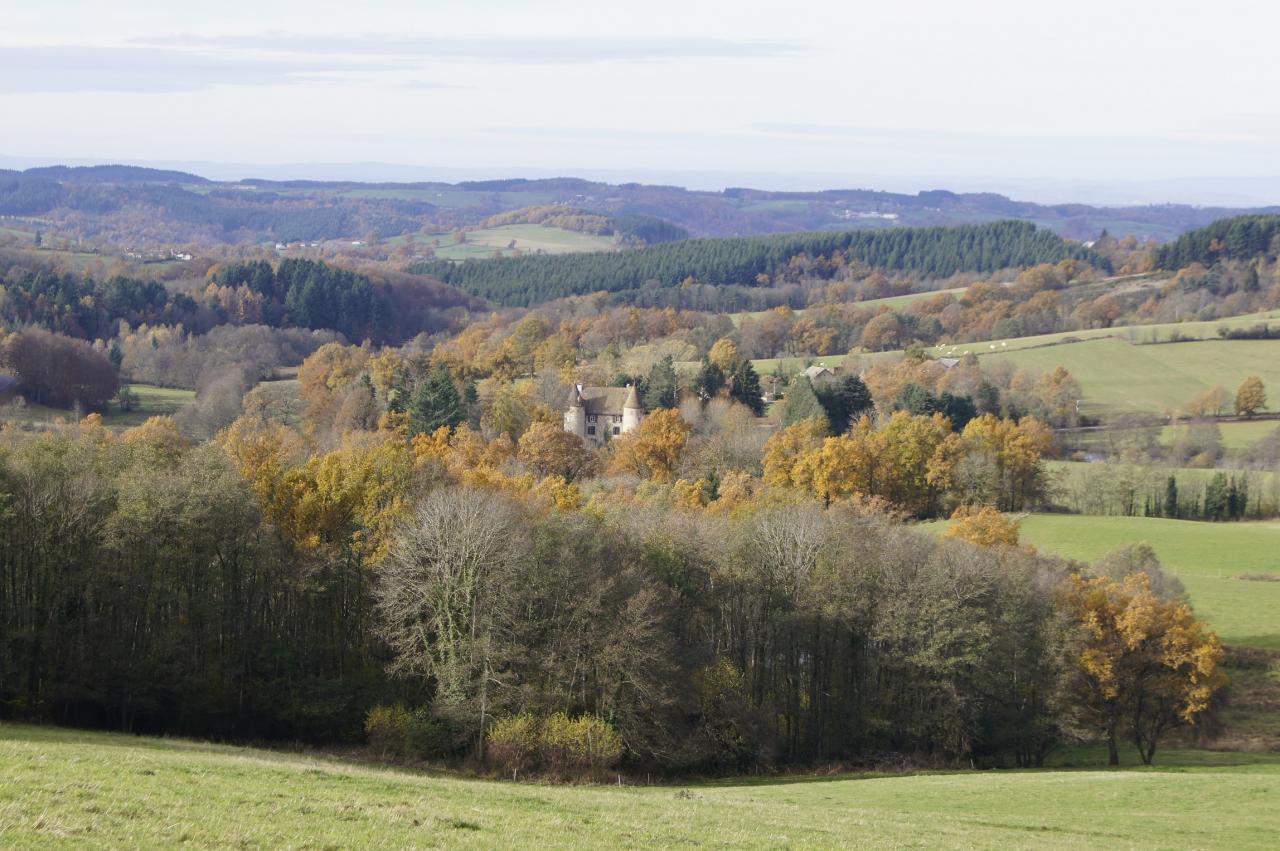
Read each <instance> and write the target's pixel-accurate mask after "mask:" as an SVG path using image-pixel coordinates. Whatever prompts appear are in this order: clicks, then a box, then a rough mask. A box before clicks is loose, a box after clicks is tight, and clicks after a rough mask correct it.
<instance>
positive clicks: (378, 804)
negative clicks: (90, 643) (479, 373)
mask: <svg viewBox="0 0 1280 851" xmlns="http://www.w3.org/2000/svg"><path fill="white" fill-rule="evenodd" d="M1124 756H1125V760H1126V762H1128V763H1129V764H1130V765H1131V764H1132V763H1134V762H1136V759H1134V758H1133V756H1132V755H1131V754H1128V753H1126V754H1125V755H1124ZM1161 756H1163V765H1157V766H1156V767H1155V768H1145V769H1142V768H1131V767H1124V768H1121V769H1114V770H1104V769H1102V768H1101V767H1100V765H1101V761H1102V760H1101V754H1096V753H1095V754H1087V755H1086V757H1087V760H1086V762H1085V763H1083V764H1087V765H1089V766H1090V767H1089V768H1076V769H1071V770H1042V771H986V772H974V771H965V772H954V773H933V774H898V775H843V776H835V777H793V778H743V779H734V780H726V781H720V782H713V783H692V782H690V783H683V784H675V785H662V786H639V787H637V786H629V785H623V786H616V785H604V786H556V785H545V784H536V783H528V784H526V783H513V782H499V781H486V780H476V779H470V778H465V777H460V776H455V775H450V774H443V773H413V772H409V771H401V770H392V769H386V768H378V767H370V766H366V765H360V764H355V763H350V762H342V761H338V760H335V759H330V758H324V757H312V756H303V755H292V754H281V753H275V752H270V751H262V750H252V749H247V748H237V747H228V746H219V745H207V744H200V743H196V742H190V741H183V740H173V739H149V738H141V737H135V736H125V735H118V734H106V733H85V732H79V731H70V730H55V729H48V728H37V727H27V726H15V725H0V844H3V845H4V846H5V847H9V848H33V847H45V846H50V845H58V844H67V845H75V846H87V847H99V848H106V847H129V848H172V847H178V846H183V845H186V846H191V847H198V848H418V847H432V848H436V847H438V848H485V849H488V848H546V847H557V848H705V847H716V848H837V847H840V848H843V847H857V848H942V849H950V848H979V849H981V848H991V849H1001V851H1004V849H1009V848H1026V847H1035V848H1045V849H1068V848H1070V849H1076V848H1130V849H1160V848H1238V849H1255V848H1256V849H1269V848H1273V847H1274V846H1275V837H1276V835H1277V833H1280V809H1278V808H1276V807H1275V806H1274V802H1275V800H1276V797H1277V796H1278V795H1280V756H1277V755H1275V754H1215V753H1208V752H1203V751H1199V752H1197V751H1191V752H1179V751H1167V752H1165V753H1163V754H1161ZM1075 764H1077V765H1080V764H1082V763H1081V762H1079V761H1077V762H1076V763H1075Z"/></svg>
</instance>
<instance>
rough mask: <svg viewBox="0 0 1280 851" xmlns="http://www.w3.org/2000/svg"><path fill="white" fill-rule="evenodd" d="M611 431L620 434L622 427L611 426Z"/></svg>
mask: <svg viewBox="0 0 1280 851" xmlns="http://www.w3.org/2000/svg"><path fill="white" fill-rule="evenodd" d="M613 433H614V434H621V433H622V429H620V428H618V427H617V426H614V427H613Z"/></svg>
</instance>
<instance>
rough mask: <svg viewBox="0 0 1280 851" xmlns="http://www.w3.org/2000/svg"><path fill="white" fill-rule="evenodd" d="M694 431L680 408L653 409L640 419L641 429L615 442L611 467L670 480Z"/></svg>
mask: <svg viewBox="0 0 1280 851" xmlns="http://www.w3.org/2000/svg"><path fill="white" fill-rule="evenodd" d="M692 431H693V429H692V427H691V426H690V425H689V424H688V423H687V422H685V421H684V419H683V418H682V417H681V416H680V411H679V410H677V409H675V408H664V409H662V410H658V411H654V412H653V413H652V414H650V415H649V416H647V417H645V418H644V419H643V420H641V422H640V425H639V427H638V428H636V429H635V430H634V431H631V432H628V433H627V434H624V435H622V436H621V437H619V438H617V439H616V440H615V441H614V444H613V445H614V453H613V461H612V462H611V463H610V465H609V470H610V472H613V473H632V474H634V475H637V476H640V477H642V478H652V479H654V480H656V481H659V482H669V481H671V479H672V478H673V477H674V474H675V469H676V465H677V464H678V463H679V461H680V455H681V453H682V452H684V447H685V444H687V443H688V442H689V435H690V433H691V432H692Z"/></svg>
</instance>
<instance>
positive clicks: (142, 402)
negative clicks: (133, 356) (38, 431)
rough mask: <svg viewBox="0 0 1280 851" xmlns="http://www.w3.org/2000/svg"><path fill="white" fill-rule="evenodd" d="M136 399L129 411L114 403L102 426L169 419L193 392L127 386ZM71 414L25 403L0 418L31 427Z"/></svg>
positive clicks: (0, 412) (4, 411)
mask: <svg viewBox="0 0 1280 851" xmlns="http://www.w3.org/2000/svg"><path fill="white" fill-rule="evenodd" d="M128 386H129V387H130V388H131V389H132V390H133V393H134V395H135V396H136V397H137V404H135V405H134V406H133V410H131V411H122V410H120V408H119V407H117V406H116V404H115V403H114V402H112V403H111V404H110V405H108V407H107V410H105V411H103V412H102V423H103V425H105V426H107V427H109V428H131V427H132V426H136V425H141V424H142V423H144V422H146V421H147V419H148V418H149V417H158V416H172V415H173V414H176V413H177V412H178V411H180V410H181V409H182V408H183V407H184V406H185V405H186V404H187V403H188V402H190V401H191V400H192V399H194V398H195V395H196V394H195V391H193V390H179V389H175V388H172V387H156V386H154V385H151V384H130V385H128ZM73 416H74V414H73V412H71V411H67V410H63V409H61V408H48V407H45V406H44V405H30V404H24V405H22V406H20V407H19V406H12V405H10V406H6V407H5V408H3V409H0V419H8V420H10V421H12V422H15V423H18V424H27V425H34V426H45V425H51V424H53V423H55V422H57V421H58V420H60V419H61V420H69V419H71V418H72V417H73Z"/></svg>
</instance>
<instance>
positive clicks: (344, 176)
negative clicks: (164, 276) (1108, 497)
mask: <svg viewBox="0 0 1280 851" xmlns="http://www.w3.org/2000/svg"><path fill="white" fill-rule="evenodd" d="M114 165H121V166H131V167H138V168H149V169H156V170H167V171H181V172H186V173H188V174H192V175H194V176H196V177H201V178H204V179H207V180H211V181H214V182H239V181H244V180H269V181H281V182H287V181H302V180H310V181H316V182H331V183H341V182H350V183H370V184H373V183H387V184H411V183H453V184H456V183H461V182H466V181H486V180H519V179H526V180H546V179H554V178H566V179H582V180H589V181H593V182H599V183H605V184H611V185H621V184H626V183H640V184H644V185H651V186H652V185H670V186H677V187H679V188H682V189H685V190H688V191H691V192H715V193H719V192H723V191H725V190H727V189H731V188H739V189H743V188H745V189H754V190H760V191H766V192H822V191H837V192H838V191H877V192H888V193H894V194H902V195H917V194H919V193H923V192H928V191H939V190H941V191H951V192H955V193H957V194H972V193H995V194H999V195H1004V196H1005V197H1007V198H1009V199H1011V200H1014V201H1019V202H1030V203H1036V204H1043V205H1061V204H1071V203H1077V204H1088V205H1092V206H1096V207H1113V208H1121V207H1144V206H1152V207H1158V206H1188V207H1197V208H1216V207H1221V208H1228V209H1230V208H1239V209H1251V208H1260V207H1272V206H1280V176H1277V177H1256V178H1234V179H1233V178H1216V177H1209V176H1204V177H1192V178H1187V179H1185V180H1181V181H1173V180H1169V181H1160V180H1152V181H1143V182H1138V181H1126V182H1118V181H1108V182H1105V183H1101V182H1099V183H1087V182H1083V181H1051V180H1042V181H1037V180H1026V181H1018V180H1008V179H1001V178H997V177H989V178H984V177H976V178H968V179H959V178H947V177H941V176H932V177H931V176H911V175H894V176H883V175H882V176H842V175H838V174H806V173H793V174H776V173H764V172H756V173H750V172H740V173H727V172H715V171H678V170H676V171H654V170H646V169H636V170H632V171H630V172H627V171H621V170H613V169H579V170H576V171H572V170H569V171H566V170H557V169H525V170H523V171H520V170H518V169H514V168H512V169H504V168H501V167H494V168H445V167H435V168H433V167H425V166H419V165H410V164H403V163H383V162H346V163H276V164H251V163H230V162H189V161H180V160H179V161H171V160H129V159H124V160H107V159H102V158H84V159H80V158H49V157H17V156H11V155H6V154H0V170H4V169H9V170H14V171H25V170H28V169H34V168H49V167H57V166H64V167H68V168H91V167H96V166H114Z"/></svg>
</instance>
